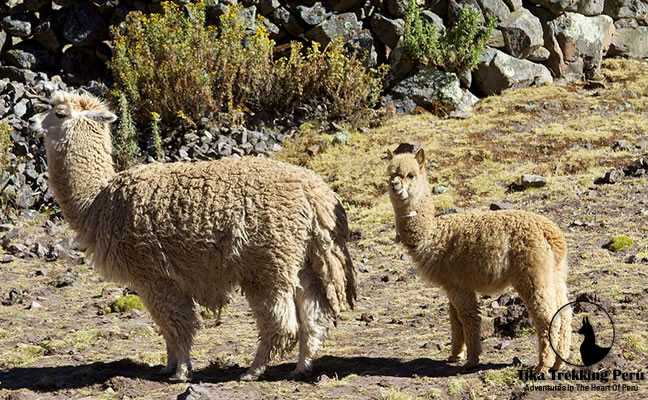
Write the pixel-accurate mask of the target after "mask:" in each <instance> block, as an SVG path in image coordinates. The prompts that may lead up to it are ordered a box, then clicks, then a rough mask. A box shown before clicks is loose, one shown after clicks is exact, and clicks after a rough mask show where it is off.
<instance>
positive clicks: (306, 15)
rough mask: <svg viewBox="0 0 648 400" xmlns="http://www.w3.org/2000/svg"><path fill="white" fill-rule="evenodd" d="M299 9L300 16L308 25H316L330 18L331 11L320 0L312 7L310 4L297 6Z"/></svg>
mask: <svg viewBox="0 0 648 400" xmlns="http://www.w3.org/2000/svg"><path fill="white" fill-rule="evenodd" d="M297 11H299V16H300V17H301V19H302V20H304V22H305V23H306V24H307V25H310V26H315V25H317V24H320V23H322V21H324V20H325V19H326V18H328V17H329V16H330V15H331V13H329V12H327V11H326V8H324V6H323V5H322V3H320V2H319V1H318V2H317V3H315V4H313V5H312V6H311V7H308V6H297Z"/></svg>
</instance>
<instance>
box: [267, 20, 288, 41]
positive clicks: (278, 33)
mask: <svg viewBox="0 0 648 400" xmlns="http://www.w3.org/2000/svg"><path fill="white" fill-rule="evenodd" d="M261 23H262V24H263V26H264V27H265V29H266V31H268V36H269V37H270V39H272V40H274V41H275V42H277V41H279V40H281V39H282V38H283V37H284V36H286V32H284V31H282V30H281V28H279V27H278V26H277V25H275V24H274V23H273V22H272V21H270V19H269V18H264V19H263V21H262V22H261Z"/></svg>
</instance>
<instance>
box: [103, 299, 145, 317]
mask: <svg viewBox="0 0 648 400" xmlns="http://www.w3.org/2000/svg"><path fill="white" fill-rule="evenodd" d="M132 310H140V311H144V303H142V299H140V297H139V296H137V295H134V294H129V295H126V296H122V297H120V298H118V299H117V300H115V301H113V302H112V304H111V305H110V311H111V312H119V313H122V312H128V311H132ZM106 311H108V310H106Z"/></svg>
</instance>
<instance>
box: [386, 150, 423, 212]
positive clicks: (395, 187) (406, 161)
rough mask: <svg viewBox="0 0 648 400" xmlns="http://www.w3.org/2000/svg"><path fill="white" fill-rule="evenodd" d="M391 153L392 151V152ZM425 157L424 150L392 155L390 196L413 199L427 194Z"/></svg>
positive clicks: (388, 171) (406, 199) (389, 168)
mask: <svg viewBox="0 0 648 400" xmlns="http://www.w3.org/2000/svg"><path fill="white" fill-rule="evenodd" d="M390 154H391V153H390ZM424 165H425V157H424V155H423V150H419V151H418V152H417V153H416V155H414V154H411V153H403V154H396V155H392V156H391V160H390V162H389V167H388V169H387V173H388V174H389V196H390V197H391V198H392V199H398V200H401V201H411V200H413V199H416V198H418V197H420V196H421V195H424V194H425V182H426V177H425V167H424Z"/></svg>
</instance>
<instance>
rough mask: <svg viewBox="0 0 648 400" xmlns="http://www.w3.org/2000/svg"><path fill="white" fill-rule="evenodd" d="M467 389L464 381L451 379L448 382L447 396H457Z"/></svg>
mask: <svg viewBox="0 0 648 400" xmlns="http://www.w3.org/2000/svg"><path fill="white" fill-rule="evenodd" d="M467 388H468V382H467V381H466V380H465V379H460V378H452V379H450V380H448V394H449V395H450V396H458V395H459V394H461V393H463V392H464V391H465V390H466V389H467Z"/></svg>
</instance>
